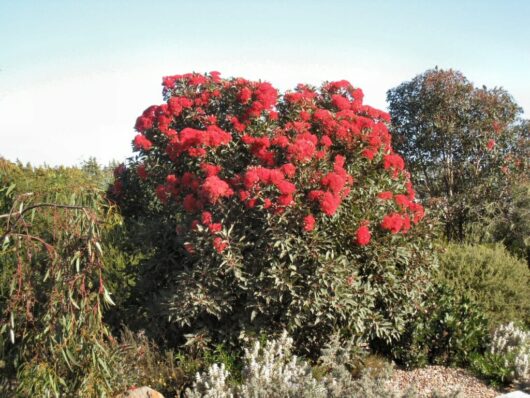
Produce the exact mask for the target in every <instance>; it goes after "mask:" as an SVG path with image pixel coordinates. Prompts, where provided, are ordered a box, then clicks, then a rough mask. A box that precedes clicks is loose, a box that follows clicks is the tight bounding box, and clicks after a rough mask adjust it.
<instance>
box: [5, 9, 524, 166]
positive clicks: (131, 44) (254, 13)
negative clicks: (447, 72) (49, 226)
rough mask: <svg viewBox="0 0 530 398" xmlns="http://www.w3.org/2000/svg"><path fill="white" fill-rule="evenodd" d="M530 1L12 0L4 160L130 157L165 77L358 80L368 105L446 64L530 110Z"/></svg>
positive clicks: (288, 84) (381, 102) (280, 84)
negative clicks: (138, 127) (211, 74)
mask: <svg viewBox="0 0 530 398" xmlns="http://www.w3.org/2000/svg"><path fill="white" fill-rule="evenodd" d="M529 15H530V1H529V0H497V1H492V0H491V1H488V0H443V1H434V0H416V1H414V0H402V1H397V0H394V1H391V0H386V1H383V0H371V1H369V0H364V1H353V0H352V1H336V0H335V1H334V0H329V1H311V0H303V1H291V0H283V1H280V0H266V1H251V0H247V1H231V0H225V1H207V0H202V1H179V0H173V1H156V0H153V1H137V0H126V1H125V0H124V1H118V0H90V1H74V0H70V1H67V0H57V1H51V0H34V1H26V0H0V138H1V141H0V156H3V157H6V158H8V159H10V160H15V159H17V158H18V159H20V160H21V161H23V162H27V161H29V162H32V163H35V164H41V163H43V162H46V163H47V164H50V165H58V164H65V165H66V164H68V165H71V164H77V163H79V162H81V161H82V160H86V159H87V158H88V157H90V156H95V157H96V158H97V159H98V160H99V161H101V162H108V161H110V160H111V159H116V160H122V159H123V158H125V157H127V156H129V155H130V154H131V140H132V138H133V137H134V131H133V125H134V122H135V119H136V117H137V116H138V115H139V114H140V113H141V112H142V111H143V109H145V108H147V107H148V106H149V105H151V104H155V103H160V102H161V100H162V96H161V86H160V83H161V77H162V76H165V75H171V74H180V73H186V72H191V71H197V72H208V71H211V70H218V71H220V72H221V73H222V75H223V76H225V77H229V76H242V77H245V78H249V79H262V80H267V81H270V82H271V83H272V84H273V85H274V86H275V87H277V88H279V89H282V90H284V89H288V88H292V87H294V86H295V85H296V84H297V83H300V82H305V83H311V84H319V83H320V82H322V81H323V80H335V79H347V80H349V81H350V82H352V84H354V85H355V86H358V87H361V88H362V89H363V90H364V92H365V102H366V103H368V104H370V105H373V106H376V107H379V108H386V102H385V95H386V91H387V90H388V89H390V88H392V87H395V86H396V85H398V84H399V83H401V82H403V81H405V80H410V79H411V78H413V77H414V76H415V75H417V74H419V73H421V72H423V71H424V70H426V69H429V68H432V67H434V66H436V65H438V66H439V67H441V68H454V69H458V70H460V71H462V72H463V73H464V75H466V76H467V77H468V79H469V80H471V81H473V82H474V83H475V84H477V85H483V84H484V85H486V86H488V87H493V86H502V87H504V88H505V89H506V90H508V91H509V92H510V93H511V94H512V95H513V97H514V98H515V100H516V101H517V102H518V103H519V104H520V105H521V106H522V107H523V108H524V109H525V110H526V113H525V115H526V117H528V115H529V112H530V23H528V16H529Z"/></svg>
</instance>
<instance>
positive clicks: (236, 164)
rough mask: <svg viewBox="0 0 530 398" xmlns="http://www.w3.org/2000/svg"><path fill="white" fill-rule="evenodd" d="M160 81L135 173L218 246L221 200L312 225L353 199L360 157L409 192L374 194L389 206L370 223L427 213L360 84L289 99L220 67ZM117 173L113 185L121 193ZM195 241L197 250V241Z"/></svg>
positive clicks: (397, 227)
mask: <svg viewBox="0 0 530 398" xmlns="http://www.w3.org/2000/svg"><path fill="white" fill-rule="evenodd" d="M163 86H164V95H165V97H166V102H165V103H163V104H161V105H155V106H151V107H149V108H147V109H146V110H145V111H144V112H143V113H142V115H141V116H140V117H138V119H137V121H136V125H135V128H136V130H137V131H138V132H139V134H138V135H137V136H136V137H135V138H134V147H135V149H136V150H138V151H141V154H140V156H141V158H140V160H141V163H140V164H139V165H138V166H137V167H136V173H137V175H138V177H139V178H140V179H141V180H142V181H144V182H145V183H146V184H152V186H153V190H154V191H155V194H156V196H157V198H158V199H159V200H160V202H161V203H163V204H165V205H168V206H176V207H177V208H181V209H183V210H184V212H185V214H186V216H187V217H189V218H190V219H189V220H188V221H187V222H185V223H184V224H185V225H190V226H191V228H190V229H189V230H188V232H190V231H191V232H190V233H193V234H198V233H202V232H201V231H206V232H207V233H210V234H213V235H221V236H214V238H213V247H214V249H215V250H216V251H217V252H219V253H222V252H223V251H224V250H225V249H226V247H227V245H228V243H227V242H226V240H224V238H222V234H221V230H222V228H223V225H222V224H221V223H220V222H216V223H214V222H213V221H214V220H213V218H214V216H213V215H214V214H217V215H221V214H223V211H224V210H223V211H220V210H219V209H220V208H221V207H222V208H223V209H235V208H238V207H239V208H240V209H245V208H248V209H255V210H254V211H259V212H268V213H271V214H286V216H287V215H290V214H292V215H293V216H294V217H295V219H296V222H298V224H299V225H300V229H302V230H304V231H305V232H311V231H313V230H314V229H315V226H316V219H315V216H314V215H316V214H317V213H318V212H321V213H323V214H324V215H326V216H333V215H335V214H337V212H339V214H340V209H341V205H342V204H343V203H344V202H345V201H348V200H351V197H352V196H351V193H352V191H355V192H356V195H357V197H358V195H359V192H364V187H363V184H364V181H363V180H362V174H360V175H359V174H358V173H359V169H358V168H356V167H357V166H355V165H357V164H359V165H360V164H362V165H363V166H362V167H368V168H370V167H371V168H374V169H375V168H380V167H381V166H382V168H384V169H385V170H389V171H390V172H391V176H392V184H394V185H393V186H396V184H402V185H401V188H400V190H401V192H405V193H398V192H396V193H394V192H392V191H384V192H381V193H379V194H378V195H377V196H378V198H379V199H381V200H384V202H380V206H379V208H380V209H384V210H385V212H386V213H381V214H379V216H376V215H373V217H374V218H376V217H377V218H376V219H374V220H372V221H374V222H376V223H378V224H380V226H381V227H382V229H383V230H388V231H390V232H391V233H398V232H403V233H406V232H407V231H408V230H409V228H410V223H411V220H412V222H414V223H417V222H419V221H420V220H421V218H422V217H423V215H424V210H423V207H421V205H419V204H417V203H416V202H414V196H415V193H414V190H413V188H412V184H411V183H410V179H409V176H408V174H407V173H406V172H405V171H404V166H405V165H404V161H403V159H402V158H401V157H400V156H399V155H398V154H396V153H394V152H393V150H392V146H391V138H390V134H389V132H388V128H387V126H386V123H387V122H388V121H389V120H390V117H389V115H388V114H387V113H385V112H382V111H379V110H377V109H375V108H372V107H370V106H367V105H364V104H363V102H362V101H363V92H362V90H361V89H359V88H354V87H353V86H352V85H351V84H350V83H349V82H347V81H344V80H342V81H338V82H330V83H326V84H324V85H323V87H322V88H321V89H320V91H318V90H316V89H314V88H312V87H309V86H306V85H298V86H297V87H296V89H295V90H294V91H292V92H288V93H285V94H284V95H283V97H278V91H277V90H276V89H275V88H274V87H272V86H271V85H270V84H269V83H266V82H251V81H248V80H245V79H241V78H236V79H231V80H224V79H221V77H220V75H219V73H218V72H212V73H210V74H208V75H201V74H196V73H191V74H184V75H174V76H168V77H165V78H164V79H163ZM221 104H222V105H221ZM153 147H156V149H157V151H156V153H157V155H156V156H158V157H161V156H167V158H168V159H169V160H167V162H168V163H166V164H169V165H170V166H169V167H168V168H167V169H165V171H161V170H162V169H161V168H160V166H159V164H158V163H157V162H156V159H155V155H151V154H152V153H153V151H151V149H153ZM367 160H369V161H367ZM121 174H122V172H120V173H117V175H116V178H117V180H116V183H115V185H114V191H115V192H117V193H118V194H119V192H121V189H122V186H121V185H120V181H119V179H120V176H121ZM354 175H355V176H359V177H358V179H359V182H356V181H355V179H354ZM387 178H388V177H387ZM389 181H390V180H389ZM357 187H358V188H357ZM387 189H388V188H387ZM367 200H368V199H367ZM238 211H241V210H238ZM381 211H383V210H381ZM304 214H305V216H304ZM220 217H221V216H220ZM371 217H372V216H371ZM201 224H202V225H203V226H204V228H199V225H201ZM368 225H369V221H368V220H364V221H362V222H361V223H360V226H359V228H358V229H357V230H356V232H355V238H354V239H355V242H356V243H357V244H358V245H360V246H364V245H367V244H369V243H370V241H371V239H372V232H371V231H370V228H369V227H368ZM179 228H181V229H182V228H183V227H179ZM190 245H191V244H190ZM190 245H188V247H187V250H188V251H189V252H190V253H191V252H194V251H195V249H196V248H195V245H191V246H190ZM190 247H191V249H190Z"/></svg>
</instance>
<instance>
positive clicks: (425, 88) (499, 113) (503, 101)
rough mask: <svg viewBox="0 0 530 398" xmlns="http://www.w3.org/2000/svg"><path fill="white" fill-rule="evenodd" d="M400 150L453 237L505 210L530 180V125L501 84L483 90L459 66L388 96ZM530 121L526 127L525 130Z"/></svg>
mask: <svg viewBox="0 0 530 398" xmlns="http://www.w3.org/2000/svg"><path fill="white" fill-rule="evenodd" d="M387 100H388V102H389V109H390V114H391V117H392V125H393V127H392V130H391V133H392V137H393V143H394V147H395V149H396V151H397V152H399V153H400V154H402V155H403V156H404V158H405V160H406V163H407V168H408V170H410V172H411V174H412V178H413V182H414V184H415V186H416V187H417V190H418V193H419V196H420V197H421V198H422V199H425V200H428V201H429V202H430V203H431V204H432V205H435V207H436V208H437V209H439V210H440V212H441V216H442V220H443V221H444V224H445V234H446V236H447V238H449V239H455V240H460V241H462V240H464V239H465V238H466V235H468V234H467V233H466V232H469V228H470V227H471V226H473V223H479V224H480V223H481V221H482V219H483V218H484V217H485V216H488V215H490V216H491V215H492V214H493V215H495V214H498V213H500V212H502V211H503V210H502V205H503V204H504V203H505V202H506V200H507V198H508V197H509V188H510V186H511V185H512V184H514V181H515V180H517V179H519V178H525V177H527V174H526V173H527V170H526V166H527V159H528V155H529V152H528V138H529V133H528V128H527V127H528V124H527V123H525V122H522V121H521V120H520V119H519V116H520V115H521V108H519V106H518V105H517V104H516V103H515V102H514V100H513V98H512V97H511V96H510V95H509V94H508V93H507V92H506V91H505V90H503V89H502V88H493V89H488V88H486V87H484V86H483V87H481V88H477V87H475V86H474V85H473V84H472V83H471V82H469V81H468V80H467V79H466V77H465V76H464V75H462V73H460V72H458V71H454V70H452V69H450V70H441V69H437V68H436V69H431V70H428V71H426V72H424V73H423V74H420V75H418V76H416V77H415V78H413V79H412V80H411V81H408V82H404V83H402V84H401V85H399V86H398V87H396V88H393V89H391V90H389V91H388V93H387ZM525 126H526V127H525Z"/></svg>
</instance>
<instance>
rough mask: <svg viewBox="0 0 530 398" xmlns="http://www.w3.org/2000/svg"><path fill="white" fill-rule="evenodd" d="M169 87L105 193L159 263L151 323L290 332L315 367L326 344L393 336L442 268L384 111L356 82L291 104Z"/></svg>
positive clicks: (271, 96)
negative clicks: (436, 265)
mask: <svg viewBox="0 0 530 398" xmlns="http://www.w3.org/2000/svg"><path fill="white" fill-rule="evenodd" d="M163 85H164V98H165V101H166V102H165V103H163V104H162V105H159V106H151V107H149V108H148V109H146V110H145V111H144V112H143V114H142V115H141V116H140V117H139V118H138V120H137V122H136V129H137V130H138V132H139V134H138V135H137V136H136V137H135V139H134V148H135V150H136V151H137V155H136V157H135V158H132V159H129V161H128V163H127V165H121V166H120V167H118V168H117V169H116V181H115V183H114V185H113V187H112V189H111V194H112V195H113V196H114V197H115V199H116V201H117V202H118V204H119V205H120V207H121V209H122V212H123V214H124V215H125V217H126V222H127V224H128V226H129V227H130V232H131V236H132V238H131V239H132V240H133V241H134V242H135V243H136V244H137V245H138V247H139V248H140V250H143V251H144V252H145V253H149V258H146V259H145V260H144V261H143V262H142V264H141V267H140V271H139V277H138V282H137V285H136V292H135V296H136V297H137V298H138V300H137V301H136V303H135V304H136V305H137V306H138V307H137V308H140V309H141V310H140V311H138V312H139V315H142V316H144V318H143V319H146V320H148V321H147V322H146V321H145V320H144V321H143V322H144V323H145V324H149V323H151V324H155V325H156V327H157V328H158V331H159V332H160V333H161V336H159V337H161V338H167V339H170V338H174V337H176V338H179V337H180V338H181V339H182V337H183V335H184V334H188V338H191V339H192V340H193V341H203V342H204V341H207V340H208V339H210V338H213V339H214V340H215V339H221V340H222V339H225V338H226V337H227V336H232V337H236V336H237V335H238V334H239V333H240V331H241V330H246V331H251V330H254V331H263V332H265V333H267V332H275V331H279V330H282V329H283V328H286V329H287V330H288V331H289V332H290V333H291V334H292V335H293V337H294V338H295V341H296V345H297V347H298V348H302V347H303V348H304V349H306V352H307V351H309V352H312V353H313V354H314V353H316V352H318V350H319V349H320V348H321V347H322V346H323V344H324V343H325V341H326V340H327V339H328V337H329V335H331V334H332V332H338V331H340V332H342V333H343V334H344V335H345V336H347V335H359V336H363V337H365V338H373V337H376V336H377V337H380V338H383V339H385V340H387V341H390V340H391V339H395V338H397V337H398V335H399V333H400V331H401V329H402V328H403V325H404V324H405V322H406V320H407V319H408V317H409V316H410V315H411V314H413V313H414V312H415V310H416V307H417V305H418V303H419V302H420V301H421V299H422V294H423V292H424V290H425V288H426V287H427V286H428V283H429V271H430V268H431V266H432V260H431V258H430V250H429V245H430V241H429V239H428V237H427V235H428V232H427V230H428V225H423V224H420V225H418V226H416V224H418V223H419V222H420V220H421V219H422V218H423V215H424V210H423V208H422V206H421V205H419V204H418V203H416V202H415V201H414V198H415V192H414V189H413V187H412V185H411V183H410V178H409V175H408V173H407V172H406V171H405V170H404V168H403V166H404V165H403V160H402V158H401V157H400V156H399V155H397V154H396V153H394V151H393V150H392V146H391V142H390V135H389V133H388V130H387V125H386V123H387V122H388V120H389V116H388V114H386V113H384V112H381V111H378V110H376V109H374V108H372V107H370V106H367V105H363V104H362V97H363V94H362V91H361V90H360V89H358V88H353V87H352V86H351V85H350V83H348V82H346V81H339V82H332V83H326V84H324V85H323V86H322V87H321V88H320V89H316V88H314V87H310V86H307V85H299V86H298V87H297V88H296V89H295V90H294V91H292V92H287V93H285V94H284V95H282V96H278V93H277V91H276V90H275V89H274V88H273V87H272V86H271V85H270V84H269V83H263V82H251V81H247V80H244V79H241V78H237V79H230V80H224V79H221V78H220V77H219V75H218V73H214V72H212V73H211V74H209V75H199V74H188V75H183V76H171V77H166V78H164V83H163ZM412 227H414V228H412ZM133 235H134V236H133ZM137 315H138V314H137ZM167 319H169V322H170V323H169V324H165V321H166V320H167ZM164 325H165V326H164ZM171 325H174V326H171ZM167 328H170V329H167ZM178 341H180V342H182V340H178V339H177V340H175V342H178Z"/></svg>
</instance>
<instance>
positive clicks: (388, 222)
mask: <svg viewBox="0 0 530 398" xmlns="http://www.w3.org/2000/svg"><path fill="white" fill-rule="evenodd" d="M402 227H403V218H402V216H401V214H399V213H392V214H388V215H386V216H385V217H384V218H383V221H382V222H381V228H383V229H386V230H389V231H390V232H391V233H393V234H397V233H398V232H399V231H400V230H401V228H402Z"/></svg>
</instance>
